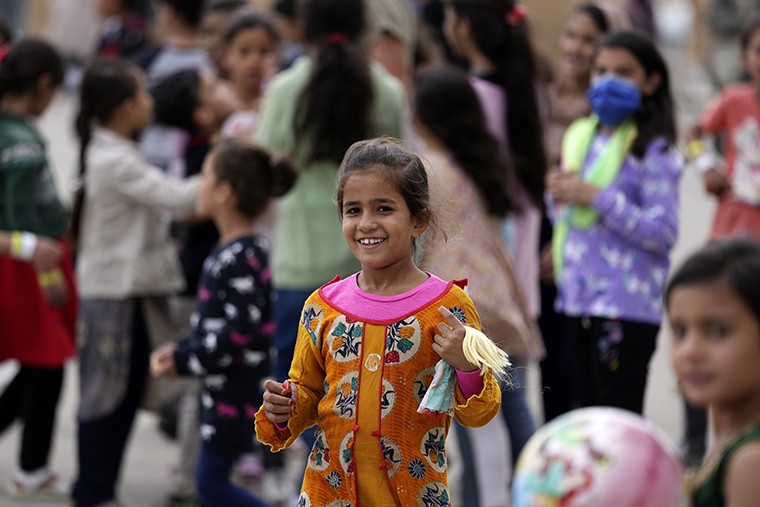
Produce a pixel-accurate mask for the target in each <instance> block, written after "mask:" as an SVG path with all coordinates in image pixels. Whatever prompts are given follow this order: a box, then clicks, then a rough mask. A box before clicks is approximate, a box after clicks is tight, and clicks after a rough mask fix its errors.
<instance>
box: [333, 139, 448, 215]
mask: <svg viewBox="0 0 760 507" xmlns="http://www.w3.org/2000/svg"><path fill="white" fill-rule="evenodd" d="M373 170H375V171H382V174H383V176H385V177H386V178H388V179H389V180H390V181H391V182H392V183H393V186H394V187H395V188H396V189H397V190H398V192H399V194H401V196H402V197H403V198H404V201H405V202H406V206H407V208H409V212H410V214H411V216H412V217H414V218H422V219H424V220H426V221H428V223H433V224H435V217H434V216H433V214H432V211H431V209H430V186H429V184H428V176H427V170H426V169H425V166H424V164H423V163H422V160H420V157H418V156H417V155H416V154H415V153H414V152H412V151H411V150H409V149H407V148H405V147H404V146H403V145H402V144H401V142H399V141H398V140H397V139H393V138H390V137H378V138H375V139H367V140H364V141H358V142H356V143H354V144H352V145H351V146H350V147H349V148H348V150H347V151H346V155H345V157H344V158H343V161H342V162H341V164H340V170H339V174H338V188H337V192H336V200H337V203H338V215H339V216H340V217H341V220H342V219H343V190H344V188H345V186H346V181H348V178H349V177H351V176H352V175H354V174H356V173H359V172H362V171H373Z"/></svg>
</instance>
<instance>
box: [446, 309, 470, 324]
mask: <svg viewBox="0 0 760 507" xmlns="http://www.w3.org/2000/svg"><path fill="white" fill-rule="evenodd" d="M449 311H450V312H451V313H452V314H454V317H456V318H457V319H459V322H461V323H462V324H467V315H465V313H464V310H463V309H462V308H461V307H459V306H452V307H451V308H449Z"/></svg>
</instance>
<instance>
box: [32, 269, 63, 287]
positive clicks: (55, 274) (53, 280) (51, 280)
mask: <svg viewBox="0 0 760 507" xmlns="http://www.w3.org/2000/svg"><path fill="white" fill-rule="evenodd" d="M37 281H38V282H39V283H40V287H50V286H51V285H58V284H59V283H61V282H62V281H63V276H61V272H60V271H58V270H57V269H54V270H52V271H45V272H43V273H39V274H38V275H37Z"/></svg>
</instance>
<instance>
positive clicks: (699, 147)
mask: <svg viewBox="0 0 760 507" xmlns="http://www.w3.org/2000/svg"><path fill="white" fill-rule="evenodd" d="M705 151H707V148H705V143H703V142H702V140H701V139H693V140H692V141H689V144H687V145H686V158H687V160H694V159H695V158H697V157H698V156H700V155H701V154H703V153H704V152H705Z"/></svg>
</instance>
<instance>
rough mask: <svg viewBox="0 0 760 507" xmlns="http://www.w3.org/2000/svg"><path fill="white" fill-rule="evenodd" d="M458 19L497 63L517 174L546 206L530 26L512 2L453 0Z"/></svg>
mask: <svg viewBox="0 0 760 507" xmlns="http://www.w3.org/2000/svg"><path fill="white" fill-rule="evenodd" d="M450 5H451V6H452V7H453V8H454V11H455V12H456V14H457V17H462V18H466V19H468V20H469V22H470V26H471V28H472V36H473V39H474V41H475V44H476V45H477V47H478V49H479V50H480V51H481V52H482V53H483V54H484V55H485V56H486V57H487V58H488V59H489V60H490V61H491V62H493V63H494V64H495V65H496V66H497V67H498V75H497V76H496V77H497V79H498V81H499V84H500V85H501V86H502V87H503V88H504V91H505V93H506V97H507V101H508V105H507V107H506V111H505V117H504V125H505V131H506V132H507V136H508V139H507V141H508V145H509V149H510V153H511V155H512V158H513V160H514V165H515V169H516V171H517V176H518V178H519V180H520V182H521V183H522V185H523V187H524V188H525V190H526V191H527V193H528V195H529V196H530V198H531V200H532V201H533V202H534V204H535V205H536V206H537V207H538V208H539V209H543V208H544V186H545V185H544V178H545V176H546V169H547V167H548V162H547V156H546V151H545V150H544V140H543V139H544V136H543V125H542V123H541V118H540V114H539V101H538V87H539V82H540V80H539V77H538V65H537V63H536V57H535V54H534V51H533V47H532V45H531V42H530V37H529V34H528V27H527V24H526V22H525V20H524V19H522V18H520V17H519V16H517V17H514V18H513V19H509V18H510V17H511V16H510V13H514V12H515V11H516V10H517V9H519V7H520V6H519V4H518V3H517V2H516V0H454V1H452V2H451V4H450Z"/></svg>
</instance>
